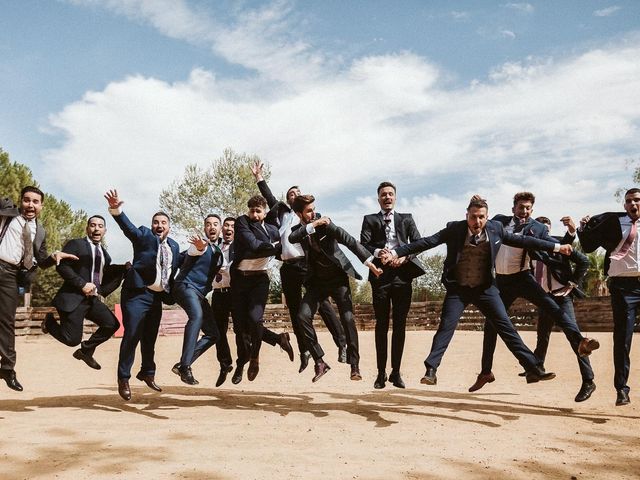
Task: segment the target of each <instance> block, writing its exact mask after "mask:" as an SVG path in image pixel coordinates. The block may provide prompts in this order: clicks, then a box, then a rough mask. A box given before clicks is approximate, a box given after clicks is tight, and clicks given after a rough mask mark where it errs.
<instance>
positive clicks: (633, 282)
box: [609, 277, 640, 393]
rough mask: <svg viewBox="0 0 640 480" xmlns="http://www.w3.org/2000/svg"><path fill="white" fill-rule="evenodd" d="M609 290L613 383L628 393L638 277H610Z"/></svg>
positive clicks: (639, 285) (638, 303)
mask: <svg viewBox="0 0 640 480" xmlns="http://www.w3.org/2000/svg"><path fill="white" fill-rule="evenodd" d="M609 292H610V293H611V308H612V310H613V366H614V375H613V385H614V386H615V388H616V390H624V391H626V392H627V393H629V390H630V388H629V385H628V384H627V381H628V380H629V369H630V368H631V361H630V359H629V353H630V352H631V340H632V339H633V327H634V325H635V323H636V314H637V312H638V307H639V306H640V277H626V278H625V277H610V278H609Z"/></svg>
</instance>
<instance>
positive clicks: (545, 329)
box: [520, 216, 596, 402]
mask: <svg viewBox="0 0 640 480" xmlns="http://www.w3.org/2000/svg"><path fill="white" fill-rule="evenodd" d="M536 221H537V222H540V223H542V224H543V225H544V226H545V227H547V229H549V231H550V230H551V220H549V219H548V218H547V217H538V218H536ZM562 222H563V224H564V225H566V226H567V235H565V238H560V237H553V238H555V239H556V240H557V241H558V242H560V241H565V242H566V238H572V239H573V238H574V237H575V234H576V226H575V223H574V222H573V219H572V218H571V217H568V216H566V217H562ZM567 243H568V242H567ZM572 243H573V242H572ZM536 254H537V255H536V256H535V257H534V260H533V262H532V266H533V268H532V271H533V274H534V276H535V279H536V282H537V283H538V284H539V285H540V286H541V287H542V289H543V290H544V291H545V292H547V294H548V295H549V296H550V297H551V298H552V299H553V301H554V302H556V304H558V307H560V310H562V312H564V313H566V314H567V315H569V316H570V317H571V318H572V319H573V320H574V321H575V318H576V315H575V312H574V310H573V297H577V298H584V297H585V294H584V293H583V292H582V290H580V288H579V285H580V283H581V282H582V279H583V278H584V276H585V275H586V273H587V270H588V269H589V259H588V258H587V257H586V255H585V254H583V253H582V252H579V251H578V250H574V251H572V252H571V255H570V256H568V257H566V256H564V255H559V254H557V253H548V252H536ZM572 265H575V268H573V267H572ZM553 325H554V321H553V317H552V316H551V315H549V313H548V312H547V311H546V310H544V309H542V308H540V309H538V325H537V328H536V331H537V332H536V333H537V342H536V349H535V350H534V351H533V353H534V354H535V356H536V357H537V358H538V359H539V360H540V361H541V362H542V366H543V368H544V361H545V358H546V356H547V349H548V348H549V338H550V336H551V330H552V329H553ZM577 359H578V366H579V367H580V375H581V376H582V385H581V387H580V390H579V391H578V394H577V395H576V398H575V401H576V402H584V401H585V400H588V399H589V397H591V394H592V393H593V392H594V391H595V389H596V384H595V382H594V381H593V377H594V375H593V369H592V368H591V362H589V358H588V357H581V356H579V355H577ZM520 375H523V374H522V373H521V374H520Z"/></svg>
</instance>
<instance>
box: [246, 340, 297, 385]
mask: <svg viewBox="0 0 640 480" xmlns="http://www.w3.org/2000/svg"><path fill="white" fill-rule="evenodd" d="M280 348H282V350H284V351H285V352H287V355H289V360H291V361H292V362H293V347H292V346H291V342H290V341H289V334H288V333H287V332H284V333H281V334H280ZM249 368H251V367H249ZM247 378H249V370H247ZM253 378H255V377H253ZM249 380H251V379H250V378H249Z"/></svg>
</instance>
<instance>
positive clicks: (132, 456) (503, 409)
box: [0, 332, 640, 480]
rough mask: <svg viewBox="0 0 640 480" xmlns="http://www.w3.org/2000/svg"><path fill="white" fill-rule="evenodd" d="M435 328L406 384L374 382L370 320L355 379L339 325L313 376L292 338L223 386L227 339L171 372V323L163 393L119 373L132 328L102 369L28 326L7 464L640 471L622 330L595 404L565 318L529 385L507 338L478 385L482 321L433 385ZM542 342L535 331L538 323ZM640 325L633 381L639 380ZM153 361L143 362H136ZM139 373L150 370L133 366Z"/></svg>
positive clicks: (600, 366) (636, 401)
mask: <svg viewBox="0 0 640 480" xmlns="http://www.w3.org/2000/svg"><path fill="white" fill-rule="evenodd" d="M432 336H433V332H409V333H408V334H407V343H406V350H405V355H404V362H403V376H404V379H405V381H406V383H407V389H406V390H400V389H396V388H394V387H392V386H390V385H387V388H386V389H384V390H381V391H378V390H374V389H373V381H374V379H375V350H374V346H373V333H372V332H364V333H361V334H360V343H361V353H362V363H361V370H362V373H363V376H364V381H362V382H353V381H350V380H349V376H348V374H349V369H348V366H346V365H343V364H339V363H337V361H336V359H335V356H336V354H335V350H334V348H332V346H331V341H330V338H329V337H328V335H327V334H326V333H321V334H320V339H321V343H322V344H323V345H324V346H325V350H327V351H328V352H330V354H328V355H327V357H326V359H327V361H328V362H329V363H330V364H331V366H332V370H331V371H330V372H329V373H328V374H327V375H326V376H325V377H324V378H322V379H321V380H320V381H319V382H318V383H316V384H312V383H311V377H312V369H311V368H310V369H309V370H307V371H305V372H304V373H303V374H298V373H297V367H298V364H297V361H296V363H293V364H292V363H290V362H289V361H288V359H287V357H286V355H285V354H284V353H283V352H281V351H280V350H279V349H275V348H272V347H269V346H266V345H265V348H264V349H263V353H262V358H261V370H260V374H259V376H258V378H257V379H256V380H255V381H254V382H249V381H247V379H246V377H245V379H244V380H243V382H242V383H240V384H239V385H232V384H231V382H230V378H229V380H228V382H227V383H226V384H224V385H223V386H222V387H221V388H215V386H214V382H215V379H216V376H217V373H218V366H217V364H216V362H215V356H214V352H208V353H207V354H206V355H205V356H203V357H202V358H201V359H200V360H199V361H198V362H197V363H196V364H195V365H194V375H195V376H196V378H198V379H199V380H200V385H198V386H195V387H190V386H187V385H184V384H183V383H181V382H180V380H179V379H178V377H176V376H175V375H173V374H172V373H171V371H170V368H171V365H172V364H173V363H174V361H176V360H177V359H178V358H179V352H180V348H181V338H180V337H161V338H159V340H158V345H157V363H158V369H159V371H158V374H157V377H156V378H157V381H158V383H159V384H161V385H162V386H163V388H164V391H163V392H162V393H161V394H158V393H155V392H152V391H151V390H149V389H148V388H147V387H146V386H144V385H143V384H142V383H141V382H138V381H137V380H133V381H132V383H131V385H132V393H133V399H132V400H131V401H130V402H127V403H125V402H123V401H122V400H121V399H120V397H119V396H118V394H117V389H116V386H115V367H116V363H117V349H118V347H119V340H111V341H109V342H108V343H107V344H105V345H103V346H102V347H101V349H100V350H98V351H97V352H96V359H97V360H98V361H100V362H101V363H102V365H103V369H102V370H100V371H95V370H91V369H89V368H88V367H87V366H86V365H84V363H82V362H79V361H77V360H75V359H74V358H73V357H72V356H71V353H72V352H73V349H71V348H68V347H65V346H63V345H62V344H59V343H57V342H56V341H55V340H53V339H52V338H39V337H36V338H24V337H23V338H19V339H18V344H17V350H18V366H17V372H18V378H19V380H20V381H21V382H22V384H23V385H24V387H25V391H24V392H22V393H18V392H13V391H11V390H9V389H8V388H6V387H5V386H4V384H3V383H2V384H0V479H2V480H14V479H35V478H42V479H50V478H52V479H53V478H55V479H82V478H87V479H95V478H99V479H102V478H105V479H106V478H109V479H111V478H126V479H132V478H153V479H160V478H182V479H231V478H242V479H253V478H302V477H305V478H311V479H315V478H327V479H333V478H353V479H355V478H358V479H396V478H409V479H414V478H425V479H430V478H447V479H449V478H451V479H453V478H469V479H494V478H516V479H532V478H563V479H572V478H575V479H587V478H615V479H623V478H640V448H639V447H640V441H639V439H638V431H639V428H640V397H636V396H635V395H634V392H637V391H638V390H632V391H631V399H632V403H631V404H630V405H628V406H625V407H615V405H614V403H615V391H614V389H613V386H612V376H613V369H612V365H611V360H612V353H611V352H612V350H611V334H610V333H608V334H607V333H601V334H596V335H595V336H596V337H597V338H599V339H600V341H601V343H602V348H601V350H600V351H598V352H596V353H594V355H593V358H592V362H593V365H594V368H595V371H596V382H597V385H598V389H597V391H596V392H595V393H594V395H593V396H592V398H591V399H590V400H588V401H587V402H585V403H581V404H578V403H575V402H574V401H573V398H574V396H575V394H576V392H577V391H578V388H579V386H580V378H579V373H578V367H577V364H576V361H575V357H572V353H571V351H570V349H569V346H568V343H567V342H566V341H565V339H564V337H563V336H562V334H558V333H554V334H553V337H552V341H551V347H550V351H549V357H548V359H547V369H548V370H552V371H555V372H556V373H557V374H558V377H557V378H556V379H555V380H552V381H548V382H541V383H538V384H531V385H527V384H526V383H525V381H524V380H523V379H522V378H520V377H518V376H517V373H518V372H519V371H520V368H519V365H518V364H517V363H516V362H515V360H514V359H513V357H512V356H511V355H510V353H509V352H508V351H507V350H506V348H504V346H503V345H502V344H501V345H499V348H498V352H497V355H496V366H495V368H494V373H495V374H496V377H497V381H496V382H494V383H492V384H490V385H487V386H485V388H483V389H482V390H481V391H480V392H478V393H475V394H469V393H467V388H468V386H469V385H470V384H471V383H472V382H473V381H474V379H475V375H476V373H477V371H478V368H479V361H480V348H481V333H478V332H457V334H456V336H455V337H454V340H453V343H452V344H451V346H450V348H449V351H448V352H447V354H446V355H445V357H444V361H443V364H442V365H441V367H440V369H439V370H438V385H437V386H434V387H427V386H425V385H420V384H419V379H420V377H421V376H422V375H423V373H424V368H423V366H422V361H423V359H424V356H425V353H426V350H427V349H428V347H429V346H430V344H431V338H432ZM524 338H525V341H526V342H527V343H528V344H529V345H531V344H533V342H534V340H535V334H534V333H524ZM639 341H640V339H636V340H635V346H634V352H633V359H632V362H633V363H632V378H631V383H630V384H631V387H632V388H634V387H636V386H637V385H638V381H637V379H638V375H637V372H638V368H640V355H639V354H638V349H639V348H640V347H639V344H638V342H639ZM137 365H138V364H137V363H136V366H137ZM134 374H135V370H134Z"/></svg>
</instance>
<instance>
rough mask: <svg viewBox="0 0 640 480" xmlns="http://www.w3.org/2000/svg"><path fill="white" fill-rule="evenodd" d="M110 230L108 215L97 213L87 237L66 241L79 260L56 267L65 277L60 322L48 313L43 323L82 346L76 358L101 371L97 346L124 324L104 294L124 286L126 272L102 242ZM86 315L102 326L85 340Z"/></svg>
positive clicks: (60, 296) (59, 302)
mask: <svg viewBox="0 0 640 480" xmlns="http://www.w3.org/2000/svg"><path fill="white" fill-rule="evenodd" d="M106 231H107V229H106V227H105V220H104V217H102V216H100V215H93V216H92V217H90V218H89V220H88V221H87V228H86V233H87V235H86V237H84V238H75V239H73V240H69V241H68V242H67V243H66V245H65V246H64V248H63V249H62V251H63V252H67V253H70V254H73V255H75V256H77V257H78V260H77V261H75V260H74V261H68V260H64V261H62V262H61V263H60V265H58V267H57V268H56V270H57V271H58V273H59V274H60V276H61V277H62V278H63V279H64V283H63V284H62V287H60V289H59V290H58V293H56V296H55V297H53V302H52V303H53V306H54V307H56V310H57V311H58V316H59V317H60V323H58V322H56V321H55V319H54V317H53V314H52V313H48V314H47V315H46V317H45V319H44V321H43V322H42V325H41V328H42V332H43V333H45V334H47V333H50V334H51V336H52V337H53V338H55V339H56V340H58V341H59V342H61V343H63V344H65V345H67V346H70V347H74V346H76V345H80V348H79V349H78V350H76V351H75V352H73V356H74V358H76V359H78V360H82V361H84V362H85V363H86V364H87V365H88V366H89V367H91V368H94V369H96V370H100V364H99V363H98V362H97V361H96V360H95V359H94V358H93V354H94V352H95V349H96V348H97V347H98V346H99V345H101V344H103V343H104V342H106V341H107V340H109V338H111V336H112V335H113V334H114V333H115V332H116V330H118V328H119V327H120V323H119V322H118V319H117V318H116V316H115V315H114V314H113V313H112V312H111V310H110V309H109V307H107V306H106V305H105V304H104V303H103V302H102V297H106V296H108V295H109V294H110V293H111V292H113V291H114V290H115V289H116V288H118V287H119V286H120V283H121V282H122V278H123V276H124V273H125V266H124V265H112V264H111V256H110V255H109V253H108V252H107V250H106V249H105V248H104V247H103V246H102V245H101V243H102V240H103V238H104V234H105V233H106ZM85 318H86V319H88V320H91V321H92V322H93V323H95V324H96V325H98V329H97V330H96V331H95V332H94V333H93V334H92V335H91V336H90V337H89V338H88V339H87V340H85V341H84V342H82V333H83V326H84V319H85Z"/></svg>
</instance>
